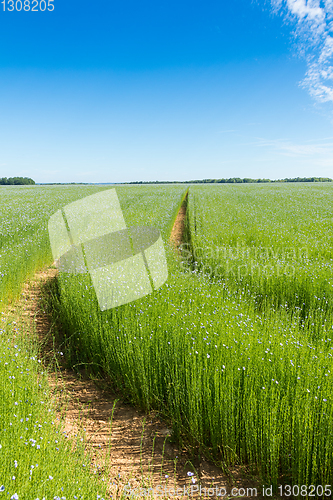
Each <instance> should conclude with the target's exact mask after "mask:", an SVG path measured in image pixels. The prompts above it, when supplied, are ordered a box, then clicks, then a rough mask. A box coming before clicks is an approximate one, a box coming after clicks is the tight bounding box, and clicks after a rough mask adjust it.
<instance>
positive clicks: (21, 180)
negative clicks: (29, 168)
mask: <svg viewBox="0 0 333 500" xmlns="http://www.w3.org/2000/svg"><path fill="white" fill-rule="evenodd" d="M27 184H29V185H33V184H35V181H34V180H33V179H30V177H8V179H7V177H1V178H0V185H2V186H21V185H27Z"/></svg>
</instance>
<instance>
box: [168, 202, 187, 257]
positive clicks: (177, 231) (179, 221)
mask: <svg viewBox="0 0 333 500" xmlns="http://www.w3.org/2000/svg"><path fill="white" fill-rule="evenodd" d="M187 197H188V193H187V194H186V196H185V199H184V201H183V203H182V205H181V207H180V210H179V212H178V214H177V217H176V220H175V223H174V225H173V228H172V231H171V234H170V243H171V245H172V246H173V247H174V248H176V249H177V248H179V246H180V245H181V244H182V243H184V230H185V217H186V204H187Z"/></svg>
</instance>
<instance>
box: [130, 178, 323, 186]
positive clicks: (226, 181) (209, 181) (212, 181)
mask: <svg viewBox="0 0 333 500" xmlns="http://www.w3.org/2000/svg"><path fill="white" fill-rule="evenodd" d="M261 182H333V179H330V178H329V177H294V178H292V179H276V180H272V179H250V178H248V177H245V178H244V179H241V178H240V177H231V178H230V179H201V180H195V181H135V182H126V183H124V184H248V183H261Z"/></svg>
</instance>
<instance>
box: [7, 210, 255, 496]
mask: <svg viewBox="0 0 333 500" xmlns="http://www.w3.org/2000/svg"><path fill="white" fill-rule="evenodd" d="M185 213H186V212H185V205H184V204H183V205H182V207H181V209H180V212H179V214H178V216H177V219H176V222H175V225H174V228H173V230H172V234H171V238H170V239H171V241H173V242H174V245H175V246H176V247H178V246H179V244H180V243H181V242H182V234H183V230H184V219H185ZM56 274H57V270H56V269H54V268H49V269H47V270H45V271H43V272H40V273H38V274H36V276H35V278H34V279H33V280H32V281H31V282H30V283H29V284H28V285H26V286H25V287H24V290H23V293H22V298H21V300H20V302H19V303H18V304H17V305H15V308H14V309H13V308H12V309H11V311H10V312H11V314H15V315H17V316H18V321H20V322H21V323H24V325H25V327H26V328H25V329H26V330H28V332H29V331H30V333H29V334H31V335H37V337H38V339H39V344H40V346H41V357H42V359H43V364H44V367H45V368H46V369H47V371H48V380H49V385H50V388H51V392H52V397H53V398H54V400H55V401H56V403H57V408H58V411H59V415H60V414H64V415H65V417H64V430H65V431H66V434H67V435H68V436H71V435H74V434H75V433H77V431H78V429H79V428H80V427H81V428H84V429H85V432H86V436H87V441H88V443H89V446H90V449H92V450H93V454H94V463H96V464H101V463H102V462H101V456H103V453H107V454H108V455H110V456H111V461H110V464H111V467H110V470H109V472H108V478H107V479H108V481H109V482H110V494H111V493H112V494H113V498H120V495H121V492H122V491H123V488H124V486H125V485H126V484H127V483H128V482H129V481H130V484H131V488H132V489H135V488H139V487H142V486H143V485H145V487H146V488H147V487H148V486H151V487H155V488H156V487H158V488H162V489H163V491H166V494H164V496H161V494H160V496H159V498H181V497H183V495H182V496H177V495H174V494H172V492H170V488H172V487H174V486H176V487H181V488H184V486H185V487H186V488H189V487H190V486H192V488H193V489H192V492H193V493H195V491H196V488H197V487H198V486H197V485H198V481H199V482H200V484H201V487H202V488H209V487H214V488H216V487H217V488H219V489H221V488H226V492H228V493H229V492H230V491H231V488H232V487H236V488H241V487H242V488H250V487H251V488H252V487H254V482H253V480H251V481H249V477H246V476H245V475H244V473H245V469H244V468H243V469H239V470H234V471H233V472H232V476H233V481H232V482H230V477H228V476H227V475H225V474H223V473H222V471H221V469H220V468H218V467H216V466H215V465H213V464H211V463H209V462H208V461H206V460H205V459H204V458H202V459H199V457H196V458H195V459H194V460H192V462H191V460H190V456H189V455H188V454H187V452H186V450H182V449H179V448H178V447H177V446H175V445H173V444H172V443H171V442H170V440H169V439H168V435H169V434H170V431H169V429H167V428H166V426H165V423H163V422H162V421H160V420H159V418H158V417H157V416H156V414H154V413H151V414H144V413H142V412H139V411H137V410H136V409H134V408H133V407H131V406H129V405H128V404H126V403H125V402H124V401H122V400H121V399H120V400H118V401H117V396H116V395H115V394H113V393H112V392H110V389H109V388H108V386H107V383H106V381H103V380H95V381H93V380H91V379H89V378H88V377H87V375H86V374H85V372H84V371H82V372H80V374H79V375H78V374H76V373H75V372H73V371H71V370H68V369H66V368H64V366H63V364H62V359H63V358H62V355H61V353H60V352H58V349H57V348H56V347H55V346H54V345H53V334H54V331H55V330H54V328H55V325H53V324H52V323H51V320H50V316H49V315H48V313H47V312H46V311H45V310H44V306H43V299H42V291H41V290H42V287H43V285H44V284H45V283H46V282H47V281H48V280H52V279H55V277H56ZM27 327H28V328H27ZM54 347H55V348H54ZM111 419H112V432H111V439H110V425H111ZM101 472H102V473H103V472H104V471H103V470H102V468H101ZM192 472H194V473H195V476H193V479H192V477H190V476H189V475H188V473H192ZM194 478H195V479H194ZM191 481H192V482H191ZM193 481H195V482H193ZM165 488H166V490H165ZM190 491H191V490H190ZM207 491H208V490H207ZM221 491H223V490H221ZM210 492H212V490H210ZM258 492H260V488H259V487H258ZM190 496H192V495H190ZM145 497H146V498H147V496H146V495H142V496H140V495H139V496H137V497H136V498H145ZM196 497H198V495H197V494H193V498H196ZM207 497H208V494H207ZM210 497H211V498H215V497H216V495H214V496H212V495H211V496H210ZM123 498H124V497H123ZM224 498H228V497H227V496H224ZM242 498H261V496H260V495H259V494H258V495H257V496H252V495H251V496H247V495H245V496H244V495H243V496H242Z"/></svg>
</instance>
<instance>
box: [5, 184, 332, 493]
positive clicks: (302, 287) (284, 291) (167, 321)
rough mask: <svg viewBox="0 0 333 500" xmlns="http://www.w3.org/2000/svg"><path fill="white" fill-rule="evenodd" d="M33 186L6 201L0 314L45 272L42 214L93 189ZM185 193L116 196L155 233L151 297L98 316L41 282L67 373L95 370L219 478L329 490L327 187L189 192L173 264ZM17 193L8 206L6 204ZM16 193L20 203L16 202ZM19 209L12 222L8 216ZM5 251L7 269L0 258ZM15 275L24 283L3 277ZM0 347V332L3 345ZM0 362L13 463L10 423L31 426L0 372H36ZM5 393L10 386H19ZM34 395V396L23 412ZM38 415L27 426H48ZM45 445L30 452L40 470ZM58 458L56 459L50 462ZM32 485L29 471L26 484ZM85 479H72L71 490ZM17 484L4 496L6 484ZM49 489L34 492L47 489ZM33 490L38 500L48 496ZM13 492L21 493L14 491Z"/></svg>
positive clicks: (69, 287)
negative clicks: (218, 470)
mask: <svg viewBox="0 0 333 500" xmlns="http://www.w3.org/2000/svg"><path fill="white" fill-rule="evenodd" d="M38 189H39V188H24V189H21V190H20V188H14V189H12V191H10V189H9V188H6V191H5V193H6V196H7V198H6V210H7V212H6V217H5V220H6V221H7V223H6V225H5V226H4V227H5V228H6V229H5V234H4V235H3V236H1V238H2V240H1V241H2V242H3V243H2V245H3V246H2V247H1V256H2V257H1V261H0V262H1V267H0V269H1V273H2V274H4V275H5V276H4V277H3V279H2V281H1V293H2V297H3V303H5V302H6V303H7V302H8V300H10V299H14V298H15V297H16V296H17V295H18V293H19V290H20V286H21V284H22V282H24V280H26V279H27V277H28V276H29V275H31V274H33V272H34V271H35V270H36V269H38V268H39V267H41V266H42V265H49V264H50V263H51V262H52V256H51V252H50V247H49V243H48V235H47V220H48V217H49V216H50V215H51V214H52V213H54V211H55V210H57V209H58V208H59V207H61V206H64V205H65V204H67V203H68V202H69V201H72V200H74V199H77V198H79V197H84V196H87V195H88V194H92V193H94V192H97V190H98V189H100V188H95V187H94V188H93V187H77V186H75V187H74V186H73V187H54V188H42V189H41V190H40V191H38ZM187 189H188V187H187V186H177V185H171V186H124V187H123V186H122V187H119V188H118V187H117V194H118V197H119V201H120V204H121V207H122V210H123V213H124V217H125V221H126V224H127V226H131V225H153V226H156V227H158V228H159V229H160V230H161V233H162V236H163V239H164V242H165V247H166V254H167V259H168V266H169V278H168V280H167V282H166V283H165V284H164V285H163V286H162V287H161V288H160V289H159V290H158V291H155V292H154V293H153V294H151V295H148V296H146V297H144V298H143V299H140V300H137V301H135V302H132V303H129V304H125V305H122V306H120V307H117V308H114V309H110V310H107V311H104V312H101V311H100V310H99V307H98V303H97V299H96V296H95V292H94V290H93V287H92V283H91V280H90V277H89V275H84V274H82V275H78V276H74V275H70V274H60V275H59V277H58V278H57V279H56V280H55V281H54V282H53V283H52V286H51V298H50V301H51V305H52V310H53V315H54V319H55V320H56V321H57V323H58V324H59V328H60V329H61V331H62V334H63V335H64V336H65V343H64V348H63V351H64V357H65V359H66V361H67V363H68V366H71V367H74V368H75V367H82V366H89V368H90V369H91V370H92V372H93V373H94V374H100V375H103V376H106V375H107V376H108V377H109V380H111V381H112V384H113V385H114V386H115V387H117V388H118V389H120V390H121V391H122V392H123V393H124V394H126V396H127V397H128V399H130V400H131V401H132V403H133V404H134V405H136V406H138V407H140V408H142V409H145V410H150V409H157V410H158V411H159V412H160V413H161V414H163V415H164V417H165V418H166V419H167V421H168V422H170V425H171V426H172V429H173V439H175V440H181V441H183V442H185V443H187V444H189V445H191V446H192V447H193V449H195V450H197V451H198V452H200V453H204V454H206V455H207V456H209V457H210V458H211V459H213V460H215V461H216V462H217V463H219V464H221V465H222V466H223V467H226V468H227V467H233V466H234V465H238V464H247V465H250V466H251V468H252V470H254V471H255V472H256V473H257V474H258V475H259V476H262V477H263V478H265V480H267V481H270V483H271V484H273V485H275V486H277V485H278V484H279V483H280V482H281V481H283V482H286V483H287V484H299V485H301V484H308V485H310V484H314V485H319V484H321V485H323V484H324V485H325V484H330V483H331V482H332V479H333V476H332V467H333V434H332V380H331V377H332V375H331V372H332V369H331V366H332V350H333V343H332V340H331V339H332V335H333V315H332V283H333V281H332V273H331V271H332V264H333V252H332V250H331V248H332V243H333V229H332V222H333V203H332V201H333V189H332V186H330V185H328V184H316V185H314V184H307V185H299V184H295V185H283V184H281V185H280V184H276V185H274V186H270V185H250V186H229V185H220V186H190V187H189V192H188V193H189V194H188V199H187V226H186V234H185V238H186V241H185V244H184V245H183V246H182V249H183V250H182V252H181V255H178V254H177V253H176V252H175V251H174V250H173V249H171V247H170V246H169V244H168V238H169V235H170V231H171V228H172V225H173V222H174V220H175V217H176V214H177V211H178V209H179V207H180V204H181V202H182V200H183V199H184V197H185V195H186V192H187ZM43 190H44V191H43ZM47 190H49V191H47ZM41 193H43V196H41ZM20 196H21V197H22V198H23V203H22V204H21V205H20V207H21V208H20V209H18V208H17V201H16V200H17V199H18V198H19V197H20ZM29 196H30V197H31V199H33V200H35V201H34V202H32V201H31V202H29V199H30V198H29ZM11 197H12V198H11ZM24 197H25V198H24ZM2 200H3V198H1V202H0V203H2ZM24 200H25V201H24ZM29 203H30V205H29ZM24 206H25V207H26V212H24V213H25V221H26V223H25V225H23V222H22V221H21V220H20V216H19V213H20V211H21V212H22V213H23V211H24ZM10 207H11V208H10ZM38 207H39V209H38ZM10 210H11V211H10ZM10 217H12V219H11V218H10ZM16 227H18V228H19V229H18V231H17V236H15V238H14V240H13V239H11V235H14V234H16V231H15V228H16ZM24 228H26V229H24ZM25 232H26V233H27V234H26V235H25ZM13 241H14V243H15V245H14V243H13ZM14 246H15V247H17V248H18V250H17V251H15V249H14ZM3 248H4V250H2V249H3ZM11 249H12V250H11ZM11 252H12V254H13V255H16V257H15V259H16V260H13V261H12V260H11V259H10V258H9V256H10V255H11ZM14 264H15V265H14ZM21 267H22V268H23V269H24V272H22V273H21V272H18V271H17V272H15V269H17V270H18V269H21ZM12 290H13V292H12ZM7 328H8V327H7ZM11 328H13V327H11ZM7 336H8V331H7V330H6V331H3V333H2V337H3V338H4V342H6V337H7ZM15 342H16V341H15ZM8 347H9V342H8ZM6 349H7V348H6ZM7 351H8V352H7ZM3 352H5V353H6V354H4V355H3V356H4V358H3V361H4V362H5V357H8V359H9V358H10V359H12V360H13V366H12V369H11V373H10V375H8V373H9V372H8V370H9V368H8V366H7V365H4V362H1V363H0V372H1V370H2V373H1V374H2V380H3V384H2V385H0V387H1V391H2V404H3V405H4V409H3V411H4V412H5V413H4V414H5V415H7V417H6V419H5V422H6V426H5V427H4V428H6V429H7V430H6V431H4V428H1V432H0V443H1V444H2V445H3V442H5V439H9V438H8V436H9V435H10V433H13V434H12V435H11V438H10V443H15V442H16V441H17V442H19V449H20V450H22V451H20V453H21V454H23V455H24V453H25V452H24V450H26V449H28V448H25V447H27V446H28V445H24V444H23V445H21V443H24V442H28V443H29V439H30V436H31V438H32V439H36V438H35V437H34V435H33V434H32V429H29V427H28V426H27V428H28V430H27V431H25V432H26V434H25V435H24V436H23V437H22V439H21V441H18V440H20V436H21V433H22V431H21V429H20V427H19V426H20V425H22V423H21V422H20V419H21V418H30V417H29V414H28V410H29V408H28V406H26V407H25V406H24V405H23V403H22V405H21V403H20V405H21V406H20V407H21V410H20V412H21V413H20V415H18V414H17V413H16V412H15V411H14V410H15V407H14V406H13V405H14V403H15V402H18V401H17V400H18V399H19V398H18V395H19V394H20V393H19V392H18V391H19V389H18V387H19V384H18V382H17V381H16V379H15V381H14V382H13V379H9V376H12V372H13V373H14V375H15V377H17V376H18V374H19V373H20V370H21V371H27V370H26V368H30V366H28V363H29V364H31V366H32V367H36V368H34V369H36V372H38V364H37V363H36V361H32V360H31V357H29V356H27V355H26V356H27V359H24V360H23V359H22V360H21V362H20V363H19V362H18V361H17V362H16V360H15V357H14V356H15V354H14V353H16V349H15V348H14V347H11V348H10V349H7V350H5V349H3ZM11 352H12V353H13V354H9V353H11ZM20 356H21V354H20ZM17 357H18V356H17ZM7 362H8V361H7ZM14 365H15V366H19V367H21V366H24V370H23V369H22V368H20V370H19V369H18V368H14ZM20 384H22V387H24V382H23V381H22V382H20ZM22 390H23V391H24V389H22ZM29 390H31V391H32V388H31V389H29ZM36 390H37V389H36ZM10 391H12V392H10ZM15 391H17V392H15ZM46 392H47V391H46ZM20 397H21V400H22V401H23V400H24V398H23V396H20ZM40 397H41V394H39V392H38V390H37V392H36V401H37V398H40ZM45 398H46V396H45ZM25 400H28V398H25ZM45 401H46V399H45ZM30 406H31V404H30ZM32 407H33V406H31V408H32ZM36 407H38V404H36ZM39 407H41V405H39ZM43 408H44V406H43ZM45 408H46V406H45ZM36 411H37V410H36ZM13 413H15V414H17V417H13V416H12V414H13ZM30 413H32V410H31V411H30ZM37 413H38V412H37ZM37 413H36V415H35V414H34V415H32V416H31V417H32V419H35V420H36V421H37V420H38V421H39V422H40V421H41V419H42V418H43V421H47V422H48V421H49V420H50V419H47V415H44V414H43V417H41V416H40V415H39V414H38V415H37ZM42 413H43V412H42ZM7 420H8V422H9V423H7ZM10 422H11V423H12V426H9V424H10ZM1 425H2V423H1ZM36 425H38V424H36ZM45 426H46V424H45ZM49 428H50V429H52V428H53V427H52V425H51V426H50V425H49V424H48V426H47V429H49ZM34 429H35V428H34ZM48 432H49V431H48ZM50 432H51V431H50ZM52 432H53V431H52ZM19 434H20V435H19ZM55 439H57V438H55ZM49 440H50V439H49ZM50 442H51V440H50ZM36 444H37V441H36ZM13 446H14V445H13ZM13 446H11V447H10V448H8V444H7V445H6V446H3V447H2V449H1V450H0V453H3V457H4V462H1V464H2V463H4V464H5V468H4V471H5V472H4V473H3V475H1V476H0V477H1V478H2V477H4V479H1V484H5V483H6V484H12V482H13V481H14V480H11V475H14V476H15V475H16V474H15V472H11V471H12V470H14V468H15V466H14V460H17V462H19V460H18V458H16V457H15V456H14V455H15V453H14V451H13ZM6 449H7V451H6ZM29 449H30V448H29ZM50 449H51V448H47V447H46V446H45V447H44V448H43V449H42V447H41V448H40V450H42V451H41V454H42V453H43V456H44V458H45V463H47V461H48V460H49V457H50V455H49V454H48V453H49V450H50ZM40 450H38V451H40ZM34 452H35V449H34ZM64 453H65V452H64ZM66 453H69V451H68V450H67V451H66ZM54 456H55V457H57V456H58V455H57V454H56V453H55V454H54ZM59 456H60V455H59ZM24 460H25V459H24ZM34 460H35V459H34ZM55 460H57V458H55ZM60 460H64V458H61V459H59V464H60ZM68 460H70V459H68ZM30 461H31V460H30ZM28 462H29V460H28V461H27V462H24V463H28ZM37 463H38V462H37ZM31 464H34V462H33V461H31ZM53 465H54V467H56V462H55V464H53ZM25 468H27V467H26V466H25ZM27 470H28V469H27ZM33 474H34V472H33V473H32V474H30V473H29V471H28V472H27V477H28V476H29V475H31V476H33ZM45 474H46V472H45ZM49 474H50V475H51V476H52V477H54V479H53V481H55V480H56V481H57V487H58V490H56V489H54V490H52V491H54V492H56V491H59V488H60V487H61V485H62V482H61V481H62V480H63V479H62V478H60V476H59V480H58V479H57V477H58V476H56V474H55V473H54V475H53V473H51V472H50V473H49ZM22 477H23V475H22ZM24 477H25V476H24ZM33 477H34V476H33ZM43 477H44V476H43ZM29 481H31V480H28V482H27V484H30V483H29ZM84 481H85V479H84V477H83V476H82V485H83V486H81V489H82V490H83V489H84V488H85V487H86V486H84V485H85V483H84ZM79 482H80V481H79ZM16 484H17V488H16V489H17V490H19V487H20V484H21V483H19V482H17V483H16ZM23 484H25V483H22V485H23ZM49 484H50V483H49V482H47V483H45V485H47V487H48V488H49ZM53 484H54V483H53ZM0 486H1V485H0ZM45 487H46V486H45ZM91 487H92V486H91ZM71 488H72V489H71V490H70V492H71V493H73V494H76V493H74V491H77V490H74V486H71ZM96 488H97V486H96ZM15 491H16V490H15ZM44 491H45V493H43V494H44V495H45V494H46V492H47V491H50V490H42V492H44ZM96 491H97V490H96ZM17 492H18V493H19V491H17ZM20 492H22V495H23V486H22V489H20ZM42 492H41V493H38V494H40V495H42ZM54 494H56V493H54ZM37 496H38V495H36V498H37ZM64 496H66V495H64ZM20 498H21V497H20ZM23 498H24V496H23ZM71 498H72V497H71ZM87 498H90V497H89V496H88V497H87ZM91 498H93V497H91Z"/></svg>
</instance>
